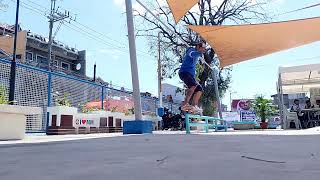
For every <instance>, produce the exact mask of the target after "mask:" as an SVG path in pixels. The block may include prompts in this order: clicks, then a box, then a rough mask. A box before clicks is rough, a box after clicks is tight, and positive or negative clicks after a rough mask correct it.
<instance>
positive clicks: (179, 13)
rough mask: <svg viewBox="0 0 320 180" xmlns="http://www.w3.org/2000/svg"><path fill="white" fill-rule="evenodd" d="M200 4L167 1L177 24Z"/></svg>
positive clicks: (188, 0)
mask: <svg viewBox="0 0 320 180" xmlns="http://www.w3.org/2000/svg"><path fill="white" fill-rule="evenodd" d="M198 2H199V0H167V3H168V5H169V7H170V9H171V12H172V14H173V17H174V20H175V21H176V23H178V22H179V21H180V19H181V18H182V17H183V16H184V15H185V14H186V13H187V12H188V11H189V10H190V9H191V8H192V7H193V6H194V5H195V4H197V3H198Z"/></svg>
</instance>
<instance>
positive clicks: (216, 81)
mask: <svg viewBox="0 0 320 180" xmlns="http://www.w3.org/2000/svg"><path fill="white" fill-rule="evenodd" d="M136 1H137V3H139V4H140V5H141V6H142V7H143V8H144V9H145V10H146V11H148V12H149V13H150V14H151V15H152V16H153V17H154V18H155V19H156V20H158V21H159V22H160V23H161V24H162V25H163V26H164V27H165V28H166V29H167V30H168V31H170V32H171V33H172V34H175V35H176V37H177V38H178V39H180V40H181V41H182V42H183V43H184V44H185V45H187V46H189V45H188V43H187V42H186V41H185V40H184V39H182V37H180V36H177V34H176V33H175V32H174V31H173V30H171V29H170V27H169V26H167V25H166V24H165V23H164V22H163V21H161V19H160V18H159V17H158V16H156V15H155V14H154V13H153V12H152V11H151V10H150V9H148V7H146V6H145V5H144V4H142V2H141V1H140V0H136ZM204 64H205V65H206V66H208V67H209V68H210V69H211V70H212V71H213V72H214V75H215V78H214V84H215V86H217V88H215V94H216V97H217V104H218V111H219V117H220V119H222V108H221V101H220V94H219V87H218V80H217V77H216V70H215V69H214V68H213V67H211V66H210V65H209V64H208V63H207V62H205V61H204Z"/></svg>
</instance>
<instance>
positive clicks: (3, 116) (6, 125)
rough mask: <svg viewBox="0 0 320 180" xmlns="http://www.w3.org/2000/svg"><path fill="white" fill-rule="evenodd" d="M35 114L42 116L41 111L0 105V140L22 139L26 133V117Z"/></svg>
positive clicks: (33, 108)
mask: <svg viewBox="0 0 320 180" xmlns="http://www.w3.org/2000/svg"><path fill="white" fill-rule="evenodd" d="M36 114H42V109H41V108H39V107H27V106H12V105H4V104H0V123H1V125H0V140H18V139H23V138H24V135H25V132H26V121H27V118H26V115H36Z"/></svg>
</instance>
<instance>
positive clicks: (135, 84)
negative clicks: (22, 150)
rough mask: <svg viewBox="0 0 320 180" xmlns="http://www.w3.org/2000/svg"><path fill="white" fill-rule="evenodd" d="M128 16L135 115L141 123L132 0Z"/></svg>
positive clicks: (128, 8)
mask: <svg viewBox="0 0 320 180" xmlns="http://www.w3.org/2000/svg"><path fill="white" fill-rule="evenodd" d="M126 14H127V26H128V39H129V51H130V64H131V78H132V87H133V99H134V115H135V120H136V121H139V120H140V121H141V120H142V110H141V97H140V85H139V73H138V63H137V52H136V40H135V34H134V25H133V13H132V1H131V0H126Z"/></svg>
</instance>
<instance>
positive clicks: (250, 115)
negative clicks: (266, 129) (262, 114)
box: [240, 111, 257, 122]
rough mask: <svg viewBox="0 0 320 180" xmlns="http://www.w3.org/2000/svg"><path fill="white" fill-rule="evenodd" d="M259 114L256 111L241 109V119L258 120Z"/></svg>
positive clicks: (243, 120)
mask: <svg viewBox="0 0 320 180" xmlns="http://www.w3.org/2000/svg"><path fill="white" fill-rule="evenodd" d="M256 119H257V116H256V113H255V112H254V111H240V120H241V121H242V122H245V121H256Z"/></svg>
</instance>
